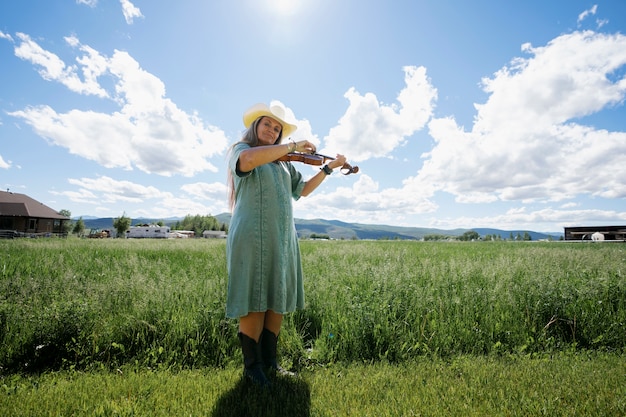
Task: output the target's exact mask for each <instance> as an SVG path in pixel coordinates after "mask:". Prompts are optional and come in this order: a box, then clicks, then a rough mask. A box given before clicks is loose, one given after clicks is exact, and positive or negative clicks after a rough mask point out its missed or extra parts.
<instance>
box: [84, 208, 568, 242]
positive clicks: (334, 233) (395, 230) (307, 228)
mask: <svg viewBox="0 0 626 417" xmlns="http://www.w3.org/2000/svg"><path fill="white" fill-rule="evenodd" d="M230 217H231V216H230V213H222V214H218V215H216V216H215V218H216V219H217V221H218V222H220V223H225V224H229V223H230ZM182 219H183V217H170V218H166V219H149V218H140V219H133V221H132V225H136V224H144V223H147V224H150V223H156V222H159V221H163V222H164V223H165V224H167V225H168V226H170V227H171V226H173V225H174V224H176V222H178V221H180V220H182ZM73 220H78V218H74V219H73ZM113 220H114V219H113V218H112V217H107V218H90V217H87V216H83V222H84V223H85V228H87V229H112V228H113ZM295 223H296V230H297V232H298V235H299V236H300V237H309V236H311V235H312V234H315V235H322V236H328V237H330V238H332V239H389V240H395V239H402V240H421V239H423V238H424V236H427V235H441V236H450V237H456V236H461V235H462V234H463V233H465V232H467V231H470V230H473V231H475V232H476V233H478V234H479V235H480V236H487V235H490V236H500V238H501V239H503V240H506V239H509V238H510V237H511V236H513V238H516V237H517V236H518V235H519V236H521V237H523V236H524V234H525V233H528V234H529V235H530V237H531V239H532V240H535V241H536V240H542V239H553V240H559V238H561V237H562V236H563V233H559V232H553V233H539V232H534V231H531V230H500V229H490V228H473V229H451V230H445V229H433V228H424V227H403V226H388V225H380V224H361V223H346V222H342V221H339V220H324V219H312V220H309V219H296V220H295Z"/></svg>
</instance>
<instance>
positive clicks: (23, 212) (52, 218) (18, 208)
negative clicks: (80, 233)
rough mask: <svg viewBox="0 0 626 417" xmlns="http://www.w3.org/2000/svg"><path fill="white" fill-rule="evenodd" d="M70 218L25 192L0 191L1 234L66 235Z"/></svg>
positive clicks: (8, 235) (5, 235)
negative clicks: (66, 224)
mask: <svg viewBox="0 0 626 417" xmlns="http://www.w3.org/2000/svg"><path fill="white" fill-rule="evenodd" d="M69 221H70V218H69V217H66V216H63V215H61V214H59V213H58V212H57V211H55V210H53V209H51V208H50V207H48V206H46V205H44V204H42V203H40V202H39V201H37V200H34V199H32V198H30V197H29V196H27V195H25V194H18V193H12V192H9V191H0V236H4V237H17V236H46V235H48V236H50V235H65V223H66V222H69Z"/></svg>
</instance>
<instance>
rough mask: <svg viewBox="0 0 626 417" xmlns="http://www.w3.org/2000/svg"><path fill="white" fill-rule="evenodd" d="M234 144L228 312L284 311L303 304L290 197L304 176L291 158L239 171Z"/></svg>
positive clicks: (239, 145) (295, 194)
mask: <svg viewBox="0 0 626 417" xmlns="http://www.w3.org/2000/svg"><path fill="white" fill-rule="evenodd" d="M248 148H250V146H249V145H248V144H245V143H243V142H241V143H237V144H236V145H235V146H233V149H232V151H231V154H230V157H229V161H228V169H230V171H231V174H232V176H233V179H234V190H235V206H234V208H233V213H232V217H231V220H230V225H229V227H228V239H227V243H226V256H227V267H228V296H227V300H226V316H227V317H230V318H239V317H242V316H245V315H247V314H248V313H249V312H264V311H267V310H272V311H274V312H276V313H280V314H285V313H289V312H293V311H295V310H296V309H302V308H304V285H303V278H302V263H301V260H300V247H299V245H298V235H297V233H296V227H295V224H294V220H293V209H292V198H293V199H295V200H297V199H299V198H300V195H301V194H302V189H303V188H304V181H303V179H302V175H301V174H300V172H298V171H297V170H296V169H295V168H294V167H293V165H292V164H291V163H290V162H277V163H273V162H272V163H268V164H265V165H261V166H258V167H256V168H254V169H253V170H252V171H250V172H241V171H239V170H237V161H238V160H239V154H240V153H241V151H243V150H244V149H248Z"/></svg>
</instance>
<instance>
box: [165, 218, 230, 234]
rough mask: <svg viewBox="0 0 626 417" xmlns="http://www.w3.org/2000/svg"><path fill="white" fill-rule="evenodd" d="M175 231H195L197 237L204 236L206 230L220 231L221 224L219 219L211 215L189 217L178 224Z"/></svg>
mask: <svg viewBox="0 0 626 417" xmlns="http://www.w3.org/2000/svg"><path fill="white" fill-rule="evenodd" d="M174 230H193V231H194V232H195V234H196V236H202V232H204V231H205V230H214V231H216V230H220V224H219V222H218V221H217V219H216V218H215V217H213V216H211V215H208V216H201V215H199V214H196V215H195V216H191V215H187V216H185V218H184V219H183V220H182V221H179V222H176V224H175V225H174Z"/></svg>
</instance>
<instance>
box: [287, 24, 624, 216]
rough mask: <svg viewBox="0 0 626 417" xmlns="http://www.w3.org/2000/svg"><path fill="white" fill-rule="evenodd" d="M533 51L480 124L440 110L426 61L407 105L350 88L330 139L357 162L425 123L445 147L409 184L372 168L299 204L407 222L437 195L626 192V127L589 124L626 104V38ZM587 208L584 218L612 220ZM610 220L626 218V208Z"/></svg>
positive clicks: (561, 43)
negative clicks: (381, 179)
mask: <svg viewBox="0 0 626 417" xmlns="http://www.w3.org/2000/svg"><path fill="white" fill-rule="evenodd" d="M522 51H523V52H524V53H526V54H527V55H528V56H527V57H525V58H515V59H513V60H512V61H511V63H510V64H509V65H508V66H505V67H503V68H502V69H501V70H500V71H498V72H496V73H495V74H494V75H493V76H492V77H488V78H485V79H483V80H482V85H483V88H484V91H485V92H487V93H488V94H489V96H488V99H487V101H486V102H485V103H482V104H476V105H475V106H476V110H477V113H476V116H475V120H474V124H473V127H472V129H471V130H470V131H466V130H464V128H463V127H461V126H459V125H458V124H457V123H456V121H455V120H454V118H453V117H445V118H438V117H434V116H433V108H434V101H435V100H436V97H437V91H436V89H435V88H434V87H433V86H431V85H430V82H429V80H428V78H427V77H426V71H425V69H423V68H421V67H407V68H405V81H406V87H405V88H404V89H403V90H402V91H401V92H400V94H399V95H398V103H397V104H393V105H383V104H381V103H379V102H378V100H377V99H376V96H375V95H374V94H373V93H366V94H364V95H361V94H359V93H357V92H356V91H355V90H354V89H350V90H349V91H348V92H347V93H346V98H348V100H349V102H350V103H349V107H348V109H347V111H346V113H345V115H344V116H343V117H342V118H341V119H340V120H339V123H338V125H337V126H336V127H334V128H332V129H331V130H330V133H329V135H328V136H327V137H326V138H325V146H326V147H329V148H336V149H350V158H351V160H352V159H354V160H364V159H368V158H375V157H381V156H385V155H389V154H391V153H392V152H393V151H394V150H396V149H398V148H399V147H401V146H402V145H403V143H404V142H405V141H406V140H409V139H407V138H410V136H411V135H412V134H414V133H415V132H417V131H419V130H420V129H422V128H424V126H426V127H427V129H428V133H429V134H430V136H431V137H432V138H433V140H434V145H433V147H432V148H431V149H430V150H429V151H428V152H426V153H425V154H424V155H422V158H423V165H422V166H421V168H420V169H419V170H418V171H417V173H416V175H415V176H412V177H409V178H407V179H405V180H404V181H403V183H402V184H401V186H399V187H395V188H381V187H380V186H379V184H378V183H377V182H376V181H375V180H374V179H373V178H371V177H369V176H368V175H366V174H365V173H362V174H359V176H358V180H357V181H356V182H354V184H353V185H352V186H351V187H341V186H340V187H338V188H337V189H336V190H335V191H334V192H329V193H320V194H314V195H312V196H310V197H307V198H306V199H302V200H300V201H299V202H298V203H297V210H306V209H307V208H308V209H314V210H315V212H317V213H319V215H320V216H323V215H324V210H325V208H327V210H328V213H327V215H329V216H331V217H335V218H337V217H339V218H346V219H347V218H350V219H356V218H358V219H361V221H368V222H376V221H381V222H384V221H385V220H386V219H387V220H388V219H389V217H392V218H394V221H395V222H402V219H405V218H408V217H410V216H411V215H412V214H419V213H422V214H424V213H430V212H435V211H436V210H437V208H438V207H437V205H436V203H434V197H435V195H436V194H438V193H442V192H445V193H448V194H451V195H453V196H454V198H455V200H456V201H457V202H459V203H467V204H478V203H494V202H497V201H504V202H507V201H508V202H512V201H518V202H521V203H522V204H527V203H531V202H539V203H549V202H551V201H563V202H566V201H567V200H569V199H572V198H574V197H576V196H579V195H588V196H592V197H604V198H622V199H623V198H626V182H625V181H624V178H626V132H622V131H609V130H606V129H602V128H598V127H595V126H593V125H591V124H590V123H589V124H586V123H585V120H586V117H588V116H590V115H593V114H595V113H597V112H599V111H601V110H603V109H607V108H611V107H615V106H620V105H623V102H624V97H625V94H626V79H625V78H624V76H623V73H624V68H625V66H626V37H625V36H623V35H621V34H615V35H607V34H599V33H595V32H591V31H584V32H574V33H571V34H566V35H562V36H559V37H557V38H555V39H554V40H552V41H551V42H549V43H548V44H547V45H545V46H542V47H533V46H531V45H529V44H526V45H523V46H522ZM353 153H354V156H353ZM335 178H337V177H333V180H334V179H335ZM380 213H382V217H381V214H380ZM566 213H571V212H570V211H568V210H565V209H564V210H560V211H557V210H543V211H537V212H533V213H532V215H531V214H529V213H517V214H516V215H515V216H512V213H507V214H506V215H505V216H502V217H500V218H497V219H496V218H493V217H489V218H484V219H482V218H472V219H463V218H460V219H458V222H456V223H454V224H453V223H452V221H449V222H448V226H451V225H454V226H455V227H456V226H459V227H467V225H468V224H473V225H475V224H485V225H487V224H493V225H497V224H500V225H502V224H511V225H514V224H517V225H519V224H530V223H533V222H541V221H542V219H546V221H548V220H547V219H548V218H551V220H550V221H557V222H558V221H559V219H560V217H559V216H566V215H567V214H566ZM577 213H578V214H579V215H580V216H581V221H582V220H584V219H585V218H586V219H589V216H592V215H598V216H600V214H598V213H590V212H589V211H585V210H581V211H580V212H577ZM508 216H511V217H510V219H511V220H510V222H508V221H506V219H507V218H508ZM606 216H607V217H606V218H607V219H615V218H623V213H610V212H606ZM620 216H622V217H620ZM466 220H467V223H464V224H463V222H464V221H466ZM435 223H436V222H435ZM433 224H434V223H433Z"/></svg>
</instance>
